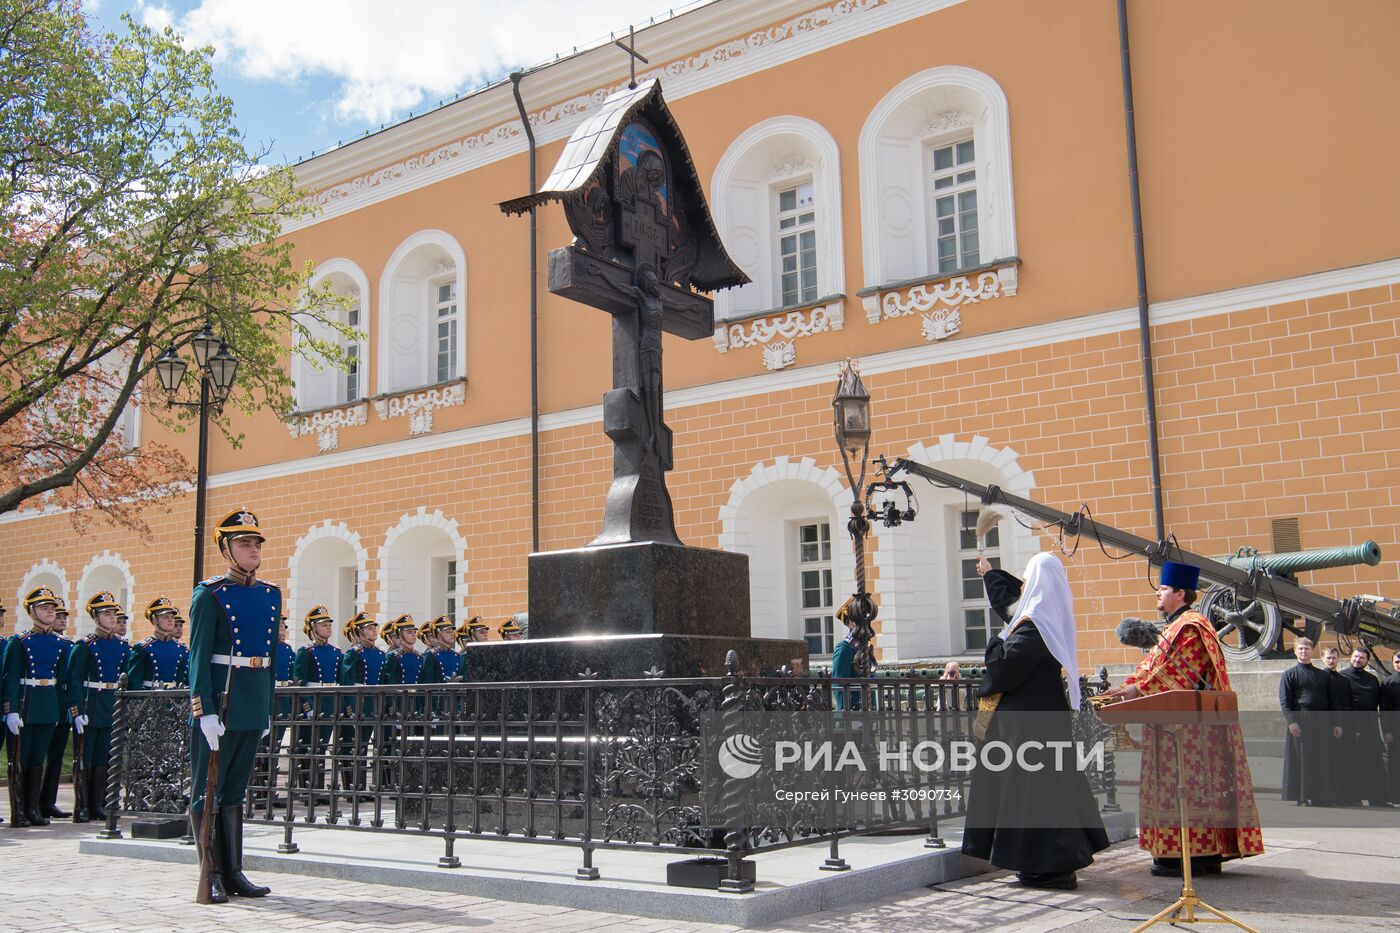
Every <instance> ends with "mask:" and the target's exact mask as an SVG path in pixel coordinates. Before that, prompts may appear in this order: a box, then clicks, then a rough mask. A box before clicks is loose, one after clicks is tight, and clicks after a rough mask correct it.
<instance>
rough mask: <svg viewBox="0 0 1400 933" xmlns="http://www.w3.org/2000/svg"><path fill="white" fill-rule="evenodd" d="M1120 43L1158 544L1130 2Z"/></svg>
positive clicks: (1163, 533)
mask: <svg viewBox="0 0 1400 933" xmlns="http://www.w3.org/2000/svg"><path fill="white" fill-rule="evenodd" d="M1118 42H1119V48H1120V57H1121V59H1122V66H1123V122H1124V125H1125V128H1126V130H1127V134H1128V191H1129V194H1130V195H1131V198H1132V204H1133V261H1134V262H1135V263H1136V265H1137V307H1138V336H1139V338H1140V340H1141V343H1142V380H1143V390H1144V392H1145V393H1146V395H1147V447H1148V452H1149V456H1150V457H1151V458H1152V513H1153V517H1154V518H1155V519H1156V522H1157V540H1158V541H1165V540H1166V539H1167V523H1166V519H1165V518H1164V517H1163V510H1162V455H1161V451H1160V450H1159V448H1158V445H1157V384H1156V380H1155V379H1154V378H1153V375H1152V329H1151V324H1150V322H1149V320H1148V312H1147V259H1146V257H1145V256H1144V254H1143V248H1142V193H1141V192H1140V190H1139V188H1138V158H1137V121H1136V118H1135V117H1134V115H1133V66H1132V58H1131V56H1130V55H1129V52H1128V0H1118Z"/></svg>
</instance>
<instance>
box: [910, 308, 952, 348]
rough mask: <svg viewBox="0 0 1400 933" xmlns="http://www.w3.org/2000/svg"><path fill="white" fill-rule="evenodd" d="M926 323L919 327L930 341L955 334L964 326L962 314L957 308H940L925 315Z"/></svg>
mask: <svg viewBox="0 0 1400 933" xmlns="http://www.w3.org/2000/svg"><path fill="white" fill-rule="evenodd" d="M923 320H924V323H923V325H922V326H921V327H920V328H919V331H920V333H922V334H923V335H924V339H925V340H927V341H928V342H929V343H933V342H935V341H937V340H944V339H946V338H948V337H951V336H953V335H954V334H956V333H957V332H958V331H959V330H960V329H961V328H962V314H961V313H960V312H959V311H957V310H956V309H954V310H952V311H949V310H946V309H943V308H939V309H938V310H936V311H933V312H932V313H930V314H925V315H924V316H923Z"/></svg>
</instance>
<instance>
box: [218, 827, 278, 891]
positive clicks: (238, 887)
mask: <svg viewBox="0 0 1400 933" xmlns="http://www.w3.org/2000/svg"><path fill="white" fill-rule="evenodd" d="M218 836H219V839H220V840H222V842H223V859H224V890H226V891H227V892H228V893H229V894H232V895H233V896H234V897H267V896H268V895H269V894H271V893H272V889H271V888H266V887H263V886H262V885H260V884H253V882H251V881H249V880H248V876H247V875H245V874H243V806H242V805H241V804H236V805H234V806H230V807H220V808H219V832H218Z"/></svg>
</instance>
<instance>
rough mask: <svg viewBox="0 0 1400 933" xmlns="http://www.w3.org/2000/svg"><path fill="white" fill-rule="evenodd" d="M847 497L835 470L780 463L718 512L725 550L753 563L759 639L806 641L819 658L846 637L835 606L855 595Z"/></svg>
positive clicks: (761, 467)
mask: <svg viewBox="0 0 1400 933" xmlns="http://www.w3.org/2000/svg"><path fill="white" fill-rule="evenodd" d="M850 503H851V494H850V490H848V489H846V487H845V486H844V485H842V483H841V480H840V478H839V476H838V474H837V472H836V470H834V469H832V468H826V469H822V468H820V467H818V466H817V465H816V464H815V463H814V462H813V461H812V460H810V459H803V460H801V461H797V462H793V461H791V460H789V459H788V458H787V457H779V458H777V460H775V461H774V462H773V463H770V464H764V463H760V464H757V465H756V466H755V467H754V469H753V470H752V471H751V472H750V474H749V475H748V476H746V477H744V478H743V479H742V480H740V481H739V482H737V483H735V484H734V486H733V491H732V492H731V494H730V498H729V502H728V503H726V504H725V505H724V506H722V507H721V508H720V512H719V518H720V526H721V531H720V538H719V544H720V547H721V548H722V549H724V550H726V551H736V552H738V553H740V554H747V555H748V557H749V608H750V617H751V619H752V623H751V624H752V627H753V635H754V637H755V638H797V639H802V640H804V641H806V643H807V651H808V653H809V655H811V656H812V657H814V658H825V657H829V656H830V654H831V649H832V648H833V647H834V646H835V643H836V642H838V641H840V640H841V639H842V638H845V637H846V632H845V627H844V626H842V625H840V624H839V623H837V622H836V619H835V616H836V607H838V606H840V605H841V603H842V602H844V601H845V599H846V597H847V596H848V595H850V593H851V592H853V591H854V589H855V570H854V568H855V562H854V558H853V556H852V552H851V543H850V540H851V539H850V536H849V535H847V534H846V529H845V524H844V518H843V515H844V514H845V513H846V512H847V511H848V510H849V508H850Z"/></svg>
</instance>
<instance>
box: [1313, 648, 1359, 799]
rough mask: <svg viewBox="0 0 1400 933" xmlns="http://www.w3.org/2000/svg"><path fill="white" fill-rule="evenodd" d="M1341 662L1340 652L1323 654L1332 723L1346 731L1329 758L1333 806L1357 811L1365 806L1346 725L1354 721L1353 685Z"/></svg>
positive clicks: (1349, 730)
mask: <svg viewBox="0 0 1400 933" xmlns="http://www.w3.org/2000/svg"><path fill="white" fill-rule="evenodd" d="M1341 661H1342V653H1341V652H1340V651H1338V650H1337V649H1336V648H1328V649H1327V650H1325V651H1323V652H1322V669H1323V670H1325V671H1326V672H1327V675H1328V676H1329V677H1331V678H1332V683H1331V688H1332V693H1331V697H1332V699H1331V700H1330V701H1329V702H1330V704H1331V707H1332V712H1333V714H1334V715H1333V717H1332V722H1333V723H1335V724H1336V725H1337V726H1340V727H1342V734H1341V735H1340V736H1338V737H1337V738H1336V739H1334V740H1333V741H1332V752H1331V754H1330V755H1328V759H1329V760H1330V763H1331V768H1332V802H1333V803H1334V804H1337V805H1338V806H1343V807H1357V806H1360V805H1361V797H1360V795H1359V794H1358V793H1357V788H1356V783H1357V777H1356V769H1355V768H1354V767H1353V763H1354V762H1355V761H1356V748H1355V743H1354V742H1353V741H1352V737H1351V729H1349V728H1346V727H1345V726H1344V725H1343V724H1344V723H1347V722H1348V721H1349V720H1350V719H1351V682H1350V681H1348V680H1347V679H1346V678H1345V677H1343V676H1342V664H1341Z"/></svg>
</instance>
